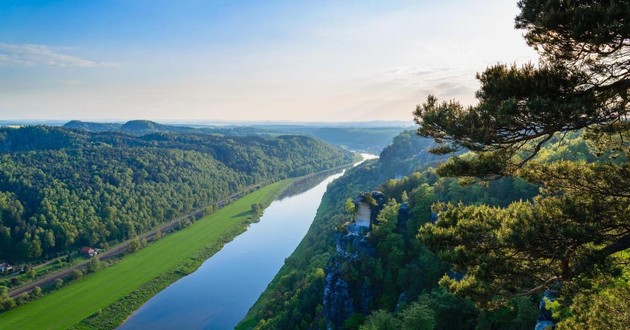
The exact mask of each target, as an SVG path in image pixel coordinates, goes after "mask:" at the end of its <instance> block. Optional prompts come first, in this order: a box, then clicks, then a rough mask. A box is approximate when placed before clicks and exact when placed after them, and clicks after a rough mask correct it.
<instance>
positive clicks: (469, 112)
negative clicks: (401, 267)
mask: <svg viewBox="0 0 630 330" xmlns="http://www.w3.org/2000/svg"><path fill="white" fill-rule="evenodd" d="M518 5H519V8H520V9H521V12H520V14H519V15H518V16H517V17H516V27H517V28H520V29H524V30H525V39H526V41H527V42H528V44H529V45H531V46H532V47H534V48H535V49H536V50H537V51H538V52H539V54H540V61H539V64H531V63H530V64H525V65H522V66H517V65H505V64H498V65H495V66H491V67H489V68H487V69H486V70H485V71H484V72H482V73H480V74H478V75H477V79H478V80H479V81H480V84H481V87H480V89H479V91H478V92H477V93H476V97H477V99H478V104H476V105H474V106H468V107H466V106H463V105H462V104H461V103H459V102H457V101H454V100H453V101H448V102H439V101H438V100H437V99H436V98H435V97H434V96H429V97H428V98H427V101H426V102H425V103H424V104H422V105H420V106H418V107H417V108H416V111H415V112H414V119H415V121H416V123H417V124H418V125H419V128H418V134H419V135H421V136H425V137H432V138H434V139H435V141H436V142H437V143H438V146H437V147H436V148H434V149H433V152H435V153H449V152H453V151H456V150H460V149H468V150H470V151H473V152H474V156H471V157H461V156H460V157H454V158H452V159H451V160H449V161H448V162H446V163H445V164H444V165H443V166H441V167H440V169H439V170H438V173H439V174H441V175H446V176H470V177H477V178H481V179H483V180H489V179H495V178H497V177H501V176H518V177H522V178H524V179H525V180H527V181H529V182H531V183H535V184H537V185H539V186H540V187H541V189H542V190H541V191H542V193H541V195H539V196H537V197H536V198H535V199H534V200H533V201H531V202H515V203H512V204H510V205H508V206H507V207H490V206H486V205H476V206H470V205H462V204H458V205H456V204H438V205H435V206H434V210H436V211H438V212H439V219H440V220H439V221H438V222H437V223H436V224H435V225H431V224H429V225H425V226H424V227H423V228H422V230H421V231H420V238H421V239H422V240H423V241H424V242H425V243H426V244H427V245H428V246H429V247H430V248H431V249H433V250H434V251H436V252H438V253H439V254H440V256H442V258H444V259H445V260H446V261H449V262H451V263H452V264H453V267H454V268H455V269H456V270H459V271H462V272H464V273H465V276H464V278H463V279H462V280H456V279H453V278H449V277H445V278H444V279H443V280H442V284H443V285H444V286H446V287H448V288H449V289H451V291H454V292H456V293H459V294H461V295H463V296H466V297H469V298H471V299H473V300H475V301H476V302H477V303H479V304H482V305H486V306H491V305H494V304H495V303H496V304H501V303H503V302H505V301H506V300H507V299H508V298H509V297H513V296H515V295H523V294H531V293H535V292H538V291H540V290H543V289H545V288H546V287H548V286H550V285H558V286H560V287H561V291H560V292H561V301H563V302H564V306H565V307H566V306H570V305H571V302H572V299H573V297H576V296H578V295H580V296H581V295H591V294H592V295H596V294H597V292H600V291H602V290H604V288H606V287H609V286H611V285H612V286H619V285H622V286H625V287H627V286H628V281H627V274H628V273H630V271H628V268H627V266H626V265H627V261H628V256H627V254H625V253H624V252H623V251H626V250H628V249H629V248H630V163H629V162H628V156H630V142H629V141H630V122H629V121H628V120H629V114H630V106H629V104H628V92H629V89H630V71H629V70H630V2H628V1H595V0H591V1H561V0H556V1H547V0H523V1H520V2H519V4H518ZM573 131H575V132H579V133H580V134H582V135H583V136H584V138H585V139H586V140H587V142H588V143H589V147H590V148H591V149H592V150H594V152H595V153H596V154H597V155H598V156H599V157H596V159H588V160H585V159H583V157H581V155H579V154H573V155H567V157H565V158H564V159H554V160H551V161H550V160H544V159H542V158H543V157H540V156H541V155H540V154H541V150H543V149H544V147H545V146H546V145H548V144H549V142H550V141H556V142H558V141H559V142H560V143H561V142H562V140H563V137H564V136H566V135H567V134H568V133H570V132H573ZM620 278H621V279H622V281H621V283H622V284H619V283H620V282H615V279H620ZM624 279H625V280H624ZM613 282H615V283H613ZM610 291H615V290H610ZM620 292H625V291H623V290H620ZM578 310H579V309H577V308H573V312H575V313H578ZM571 322H573V321H571Z"/></svg>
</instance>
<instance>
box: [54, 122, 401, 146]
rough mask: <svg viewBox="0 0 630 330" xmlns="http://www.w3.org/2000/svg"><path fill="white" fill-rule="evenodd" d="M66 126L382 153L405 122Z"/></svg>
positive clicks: (134, 133) (67, 126)
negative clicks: (295, 139)
mask: <svg viewBox="0 0 630 330" xmlns="http://www.w3.org/2000/svg"><path fill="white" fill-rule="evenodd" d="M63 127H65V128H70V129H77V130H86V131H90V132H119V133H126V134H131V135H146V134H152V133H181V134H208V135H215V136H259V137H271V136H278V135H306V136H310V137H314V138H318V139H320V140H323V141H325V142H328V143H330V144H332V145H336V146H339V147H342V148H343V149H347V150H353V151H361V152H370V153H380V152H381V150H383V148H385V147H386V146H387V145H389V142H390V141H391V139H393V138H394V137H395V136H396V135H398V134H399V133H400V132H402V131H403V130H405V128H404V127H402V126H383V127H380V126H376V127H372V126H367V127H366V126H361V125H355V126H350V127H347V126H339V127H323V126H318V125H252V126H234V125H223V126H216V125H215V126H212V125H208V126H204V125H197V126H194V127H192V126H186V125H165V124H159V123H156V122H153V121H149V120H131V121H128V122H126V123H96V122H84V121H79V120H73V121H70V122H68V123H66V124H65V125H64V126H63Z"/></svg>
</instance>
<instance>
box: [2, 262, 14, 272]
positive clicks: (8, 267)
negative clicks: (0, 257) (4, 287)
mask: <svg viewBox="0 0 630 330" xmlns="http://www.w3.org/2000/svg"><path fill="white" fill-rule="evenodd" d="M12 270H13V265H10V264H9V263H6V262H3V263H1V264H0V273H4V272H10V271H12Z"/></svg>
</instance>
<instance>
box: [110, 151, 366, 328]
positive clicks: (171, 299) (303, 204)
mask: <svg viewBox="0 0 630 330" xmlns="http://www.w3.org/2000/svg"><path fill="white" fill-rule="evenodd" d="M363 157H364V159H371V158H375V157H376V156H374V155H368V154H364V155H363ZM355 165H356V164H355ZM341 175H343V172H339V173H336V174H332V175H328V176H325V177H323V178H319V179H318V178H317V177H313V178H312V180H310V181H311V182H309V181H308V180H306V181H304V182H303V184H302V186H301V187H299V186H298V187H296V189H294V191H293V193H294V195H292V196H286V194H284V195H283V196H280V197H279V198H278V199H276V200H275V201H274V202H273V203H271V205H269V207H267V209H265V212H264V214H263V216H262V217H261V218H260V221H259V222H257V223H254V224H252V225H251V226H250V227H249V228H248V230H247V231H246V232H244V233H243V234H241V235H239V236H238V237H236V238H235V239H234V240H233V241H231V242H230V243H228V244H226V245H225V246H224V247H223V249H221V251H219V252H217V253H216V254H215V255H214V256H212V257H211V258H209V259H208V260H206V261H205V262H204V263H203V264H202V265H201V267H199V269H197V270H196V271H195V272H194V273H192V274H190V275H188V276H186V277H183V278H181V279H180V280H178V281H177V282H175V283H173V284H172V285H170V286H169V287H168V288H166V289H164V290H163V291H162V292H160V293H159V294H157V295H156V296H154V297H153V298H151V299H150V300H149V301H147V302H146V303H145V304H144V305H143V306H142V307H141V308H140V309H138V310H137V311H136V312H135V313H134V314H133V315H132V316H131V317H130V318H129V319H128V320H127V321H126V322H125V323H124V324H123V325H121V326H120V327H119V329H122V330H128V329H233V328H234V326H236V324H238V322H239V321H240V320H241V319H242V318H243V317H244V316H245V314H246V313H247V311H248V310H249V308H250V307H251V306H252V305H253V304H254V303H255V302H256V299H258V297H259V296H260V294H261V293H262V292H263V291H264V290H265V288H266V287H267V285H268V284H269V282H271V280H272V279H273V277H274V276H275V275H276V273H277V272H278V271H279V270H280V268H281V267H282V265H283V263H284V259H285V258H287V257H288V256H289V255H291V253H292V252H293V250H295V248H296V247H297V245H298V244H299V243H300V241H301V240H302V238H303V237H304V235H305V234H306V232H307V231H308V228H309V226H310V225H311V222H312V221H313V219H314V217H315V213H316V212H317V208H318V207H319V203H320V202H321V199H322V196H323V195H324V192H326V186H328V184H329V183H330V182H332V181H333V180H334V179H336V178H338V177H340V176H341ZM322 179H323V181H321V180H322ZM313 180H315V181H316V182H314V183H313V182H312V181H313Z"/></svg>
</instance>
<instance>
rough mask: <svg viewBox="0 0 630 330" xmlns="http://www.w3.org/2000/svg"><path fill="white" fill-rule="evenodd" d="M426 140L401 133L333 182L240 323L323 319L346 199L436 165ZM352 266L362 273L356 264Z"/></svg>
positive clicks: (276, 325) (270, 325) (287, 324)
mask: <svg viewBox="0 0 630 330" xmlns="http://www.w3.org/2000/svg"><path fill="white" fill-rule="evenodd" d="M428 145H429V141H428V140H426V139H422V138H419V137H417V136H414V134H412V133H411V132H406V133H402V134H401V135H400V136H399V137H397V138H395V139H394V144H393V145H392V146H390V147H387V148H386V149H385V150H384V151H383V152H382V153H381V158H380V159H379V160H372V161H366V162H364V163H363V164H361V165H359V166H357V167H355V168H352V169H349V170H348V171H347V172H346V174H345V175H344V176H342V177H340V178H339V179H337V180H335V181H333V182H332V183H331V184H330V185H329V186H328V189H327V191H326V193H325V194H324V196H323V197H322V202H321V204H320V206H319V209H318V211H317V215H316V217H315V219H314V221H313V224H312V225H311V227H310V229H309V231H308V233H307V234H306V236H305V237H304V239H303V240H302V242H301V243H300V245H299V246H298V247H297V248H296V250H295V252H294V253H293V254H292V255H291V256H290V257H289V258H287V259H286V261H285V264H284V266H283V267H282V269H281V270H280V271H279V273H278V274H277V275H276V277H275V278H274V279H273V281H272V282H271V283H270V284H269V286H268V288H267V290H266V291H265V292H264V293H263V294H262V295H261V297H260V298H259V300H258V301H257V302H256V304H255V305H254V306H253V307H252V308H251V309H250V311H249V312H248V314H247V316H246V317H245V319H244V320H243V321H241V323H240V324H239V325H238V326H237V328H239V329H252V328H260V329H286V328H292V327H295V324H300V323H301V322H302V321H305V322H306V324H307V325H309V326H311V327H319V326H320V325H321V324H323V323H322V322H323V320H322V312H321V310H322V299H323V291H324V277H323V276H320V275H318V274H320V272H321V269H322V268H324V267H325V265H326V263H327V262H328V259H329V258H330V257H331V256H332V255H334V253H335V246H334V242H333V237H334V235H335V233H336V232H337V229H338V228H340V227H341V226H342V225H343V224H344V223H346V222H348V221H349V220H351V219H350V215H349V214H348V212H347V208H346V203H347V200H348V198H349V197H353V196H357V195H358V194H359V193H361V192H364V191H369V190H372V189H373V188H374V187H376V186H377V185H378V184H379V183H381V182H382V181H384V180H388V179H391V178H394V177H395V176H397V175H405V174H409V173H408V172H406V171H407V170H408V169H411V168H416V165H415V162H418V161H422V160H424V161H426V163H427V164H429V163H431V164H432V163H433V162H434V161H435V160H436V158H435V157H434V156H431V155H428V154H427V153H426V152H423V151H424V150H425V149H426V148H427V146H428ZM425 156H426V157H425ZM394 163H395V164H394ZM396 166H400V168H398V169H397V168H396ZM411 237H415V233H414V234H413V235H411ZM398 249H399V250H400V247H398ZM371 262H372V263H371ZM374 262H375V261H374V260H367V259H366V260H365V262H364V264H359V265H357V266H356V267H358V268H361V267H364V270H366V271H371V268H370V267H376V266H375V264H374ZM349 271H350V272H351V273H353V274H359V273H358V271H357V268H352V269H349ZM407 274H411V273H410V272H408V273H407ZM409 276H411V275H409ZM355 279H358V277H356V276H355ZM361 280H363V278H361ZM436 281H437V279H436ZM389 300H392V299H389ZM357 318H358V316H357Z"/></svg>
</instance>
